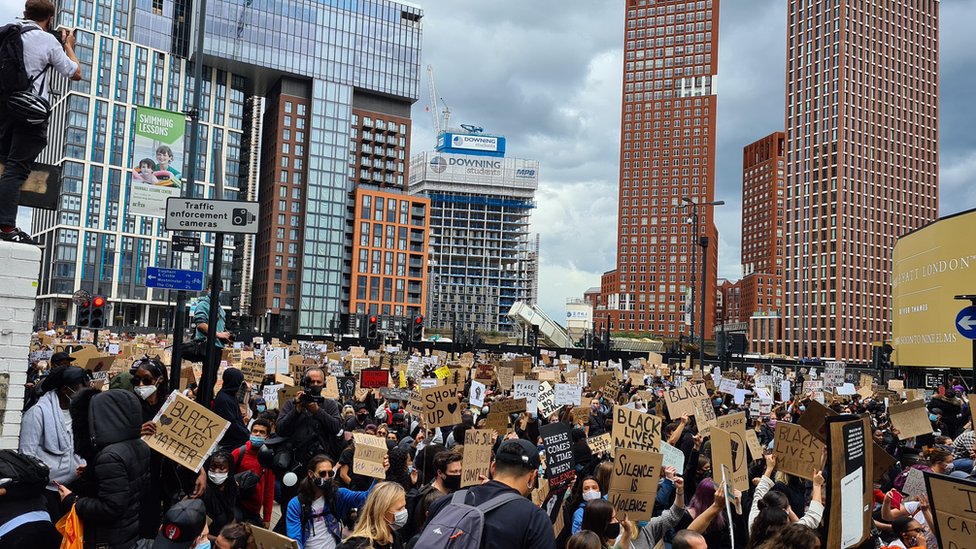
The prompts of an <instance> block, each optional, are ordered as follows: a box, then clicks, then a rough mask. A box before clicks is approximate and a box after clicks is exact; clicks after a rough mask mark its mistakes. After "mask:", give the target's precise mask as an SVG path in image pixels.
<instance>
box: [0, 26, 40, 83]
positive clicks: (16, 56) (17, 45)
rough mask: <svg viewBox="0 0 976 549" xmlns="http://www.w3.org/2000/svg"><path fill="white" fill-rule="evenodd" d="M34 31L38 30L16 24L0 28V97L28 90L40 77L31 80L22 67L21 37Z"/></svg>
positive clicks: (22, 48) (22, 46)
mask: <svg viewBox="0 0 976 549" xmlns="http://www.w3.org/2000/svg"><path fill="white" fill-rule="evenodd" d="M35 30H40V29H39V28H37V27H36V26H34V25H23V26H22V25H18V24H16V23H10V24H9V25H4V26H3V27H0V97H2V98H7V97H10V95H11V94H14V93H16V92H22V91H27V90H30V89H31V86H32V85H33V84H34V80H35V79H37V77H38V76H40V74H37V75H36V76H34V77H33V78H31V77H30V75H28V74H27V68H26V67H25V66H24V41H23V39H22V38H21V36H22V35H24V34H25V33H28V32H31V31H35ZM42 72H43V71H42Z"/></svg>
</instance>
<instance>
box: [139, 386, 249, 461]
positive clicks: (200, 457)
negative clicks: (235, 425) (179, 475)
mask: <svg viewBox="0 0 976 549" xmlns="http://www.w3.org/2000/svg"><path fill="white" fill-rule="evenodd" d="M153 423H154V424H156V434H155V435H152V436H146V437H143V440H144V441H145V442H146V444H147V445H148V446H149V447H150V448H151V449H153V450H155V451H157V452H159V453H160V454H162V455H164V456H166V457H168V458H169V459H171V460H173V461H175V462H176V463H178V464H180V465H182V466H184V467H186V468H187V469H190V470H191V471H193V472H196V473H199V472H200V468H201V467H202V466H203V462H204V461H205V460H206V459H207V457H209V456H210V453H211V452H213V450H214V448H216V447H217V443H218V442H220V439H221V438H222V437H223V436H224V432H226V431H227V428H228V427H230V422H229V421H227V420H226V419H224V418H222V417H220V416H218V415H217V414H215V413H213V412H211V411H210V410H208V409H206V408H204V407H203V406H200V405H199V404H197V403H196V402H194V401H192V400H190V399H188V398H186V397H184V396H183V395H181V394H180V393H179V392H178V391H173V392H172V393H170V395H169V396H168V397H166V402H164V403H163V407H162V408H160V409H159V413H157V414H156V417H154V418H153Z"/></svg>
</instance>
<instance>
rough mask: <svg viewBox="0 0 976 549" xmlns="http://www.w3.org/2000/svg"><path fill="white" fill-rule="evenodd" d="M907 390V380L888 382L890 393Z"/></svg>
mask: <svg viewBox="0 0 976 549" xmlns="http://www.w3.org/2000/svg"><path fill="white" fill-rule="evenodd" d="M904 388H905V380H903V379H889V380H888V390H889V391H895V392H898V391H901V390H902V389H904Z"/></svg>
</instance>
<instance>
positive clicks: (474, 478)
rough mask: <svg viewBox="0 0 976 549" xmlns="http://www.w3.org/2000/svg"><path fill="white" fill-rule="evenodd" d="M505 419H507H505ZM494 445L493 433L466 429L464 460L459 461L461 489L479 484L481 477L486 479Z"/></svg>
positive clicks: (484, 430)
mask: <svg viewBox="0 0 976 549" xmlns="http://www.w3.org/2000/svg"><path fill="white" fill-rule="evenodd" d="M506 419H507V418H506ZM494 444H495V431H493V430H490V429H468V430H467V431H465V433H464V459H463V460H461V487H462V488H464V487H466V486H474V485H476V484H481V477H484V478H488V476H489V475H488V469H489V467H490V466H491V448H492V445H494Z"/></svg>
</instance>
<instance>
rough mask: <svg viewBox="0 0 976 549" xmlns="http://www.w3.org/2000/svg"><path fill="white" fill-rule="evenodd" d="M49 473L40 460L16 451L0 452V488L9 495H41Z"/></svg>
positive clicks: (48, 478)
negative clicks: (5, 490)
mask: <svg viewBox="0 0 976 549" xmlns="http://www.w3.org/2000/svg"><path fill="white" fill-rule="evenodd" d="M50 476H51V472H50V470H49V469H48V467H47V465H45V464H44V463H43V462H41V460H39V459H37V458H36V457H34V456H30V455H27V454H22V453H20V452H18V451H16V450H0V488H6V489H7V492H8V493H10V494H15V493H16V494H23V495H31V494H43V493H44V492H43V491H42V490H44V488H45V487H46V486H47V483H48V482H49V481H50Z"/></svg>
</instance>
